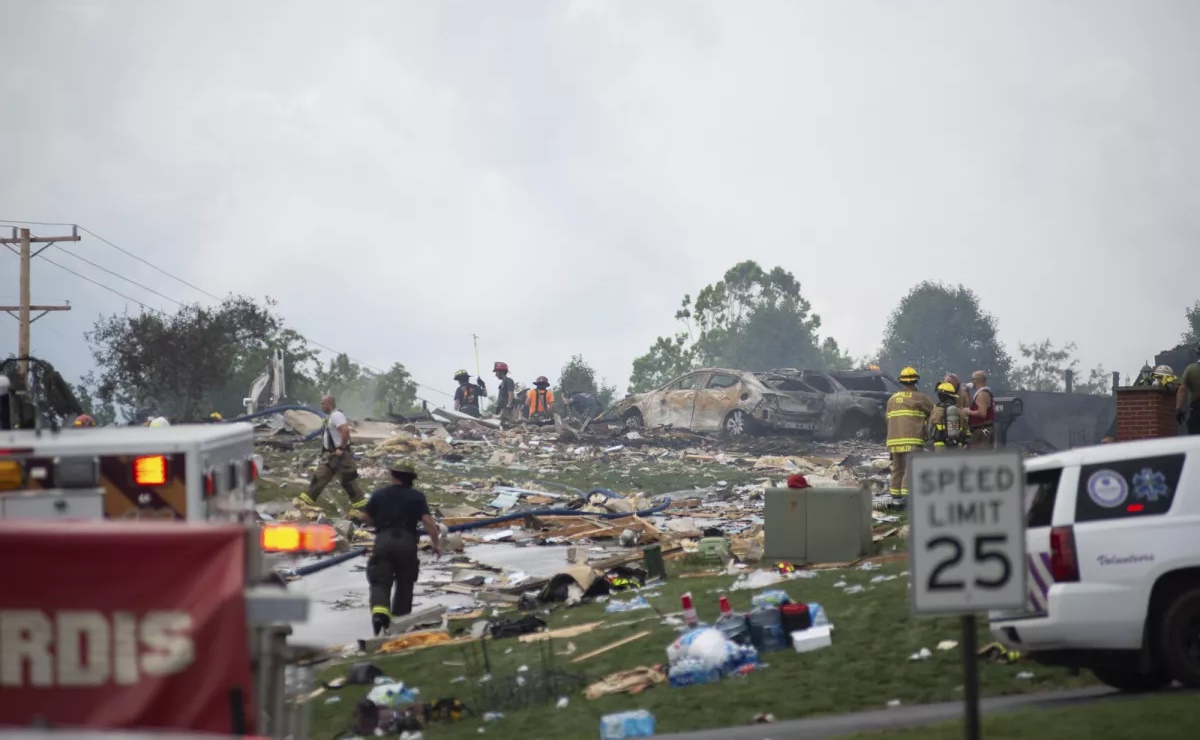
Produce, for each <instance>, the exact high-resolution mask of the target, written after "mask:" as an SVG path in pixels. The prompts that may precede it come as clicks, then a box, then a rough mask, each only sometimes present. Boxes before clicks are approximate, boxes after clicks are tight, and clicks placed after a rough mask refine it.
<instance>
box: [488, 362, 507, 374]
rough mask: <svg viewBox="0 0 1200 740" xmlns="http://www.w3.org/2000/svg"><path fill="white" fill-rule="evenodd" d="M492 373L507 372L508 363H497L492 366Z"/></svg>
mask: <svg viewBox="0 0 1200 740" xmlns="http://www.w3.org/2000/svg"><path fill="white" fill-rule="evenodd" d="M492 372H495V373H506V372H508V363H507V362H497V363H496V364H494V365H492Z"/></svg>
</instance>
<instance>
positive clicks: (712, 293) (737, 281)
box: [630, 260, 850, 391]
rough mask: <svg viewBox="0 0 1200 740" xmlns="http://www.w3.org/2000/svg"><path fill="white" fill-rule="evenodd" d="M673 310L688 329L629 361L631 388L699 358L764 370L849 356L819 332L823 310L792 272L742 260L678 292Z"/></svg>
mask: <svg viewBox="0 0 1200 740" xmlns="http://www.w3.org/2000/svg"><path fill="white" fill-rule="evenodd" d="M675 318H676V319H678V320H680V321H682V322H684V324H685V326H686V327H687V330H686V331H684V332H681V333H679V334H677V335H676V336H675V337H673V338H669V337H659V338H658V339H657V340H656V341H655V343H654V345H653V346H651V348H650V351H649V352H647V353H646V354H645V355H642V356H641V357H639V358H637V359H636V360H635V361H634V366H633V374H632V376H631V377H630V390H632V391H643V390H648V389H650V388H655V387H658V386H660V385H661V384H663V383H665V382H667V381H669V380H670V379H671V378H673V377H675V376H677V375H679V374H680V373H681V372H686V371H687V370H690V369H692V368H694V367H697V366H701V365H709V366H713V365H715V366H722V367H732V368H739V369H745V370H766V369H770V368H776V367H798V368H818V369H819V368H825V367H828V366H829V365H830V364H833V365H835V366H837V365H844V364H848V363H849V361H850V360H849V357H848V356H846V355H845V354H843V353H842V351H841V349H840V348H839V347H838V345H837V342H836V341H834V340H833V339H832V338H826V339H825V340H824V341H822V340H821V338H820V337H819V336H818V330H819V329H820V327H821V317H820V316H818V315H816V314H815V313H813V312H812V305H811V304H810V303H809V302H808V301H807V300H805V298H804V296H803V295H801V292H800V282H799V281H798V280H797V279H796V277H795V276H794V275H793V274H792V273H790V272H788V271H786V270H784V269H783V268H782V267H775V268H774V269H772V270H771V271H770V272H768V271H765V270H763V268H762V267H760V266H759V265H758V263H756V262H753V261H749V260H747V261H745V262H741V263H738V264H736V265H734V266H733V267H731V268H730V269H729V270H728V271H726V273H725V275H724V277H723V278H722V279H721V280H720V281H719V282H716V283H714V284H712V285H708V286H706V287H705V288H704V289H703V290H701V291H700V292H699V293H698V294H697V295H696V300H695V302H693V301H692V299H691V296H690V295H685V296H684V297H683V302H682V304H681V305H680V308H679V310H678V311H677V312H676V313H675Z"/></svg>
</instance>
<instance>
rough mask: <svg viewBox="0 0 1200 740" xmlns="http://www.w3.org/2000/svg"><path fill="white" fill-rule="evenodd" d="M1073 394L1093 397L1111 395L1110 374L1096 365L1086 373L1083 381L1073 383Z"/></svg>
mask: <svg viewBox="0 0 1200 740" xmlns="http://www.w3.org/2000/svg"><path fill="white" fill-rule="evenodd" d="M1075 393H1087V394H1090V395H1093V396H1108V395H1111V394H1112V373H1110V372H1108V371H1107V370H1105V369H1104V366H1103V365H1097V366H1096V367H1094V368H1092V369H1091V370H1089V371H1088V378H1087V380H1085V381H1082V382H1081V381H1080V380H1076V381H1075Z"/></svg>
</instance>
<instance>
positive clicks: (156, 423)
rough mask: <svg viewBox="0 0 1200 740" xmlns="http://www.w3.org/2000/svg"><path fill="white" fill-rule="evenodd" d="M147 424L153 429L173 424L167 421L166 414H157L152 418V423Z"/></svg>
mask: <svg viewBox="0 0 1200 740" xmlns="http://www.w3.org/2000/svg"><path fill="white" fill-rule="evenodd" d="M147 426H149V427H151V428H153V429H159V428H161V427H169V426H171V422H169V421H167V417H165V416H156V417H154V418H153V419H151V420H150V423H149V424H148V425H147Z"/></svg>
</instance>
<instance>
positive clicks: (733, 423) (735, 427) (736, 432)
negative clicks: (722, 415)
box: [725, 412, 746, 437]
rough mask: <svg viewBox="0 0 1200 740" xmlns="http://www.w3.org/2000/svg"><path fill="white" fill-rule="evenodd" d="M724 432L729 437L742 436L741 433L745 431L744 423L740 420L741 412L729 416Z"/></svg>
mask: <svg viewBox="0 0 1200 740" xmlns="http://www.w3.org/2000/svg"><path fill="white" fill-rule="evenodd" d="M725 430H726V431H728V432H729V435H730V436H731V437H740V436H742V433H743V432H745V431H746V422H745V421H744V420H743V419H742V414H741V412H736V413H733V414H730V416H729V421H727V422H725Z"/></svg>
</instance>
